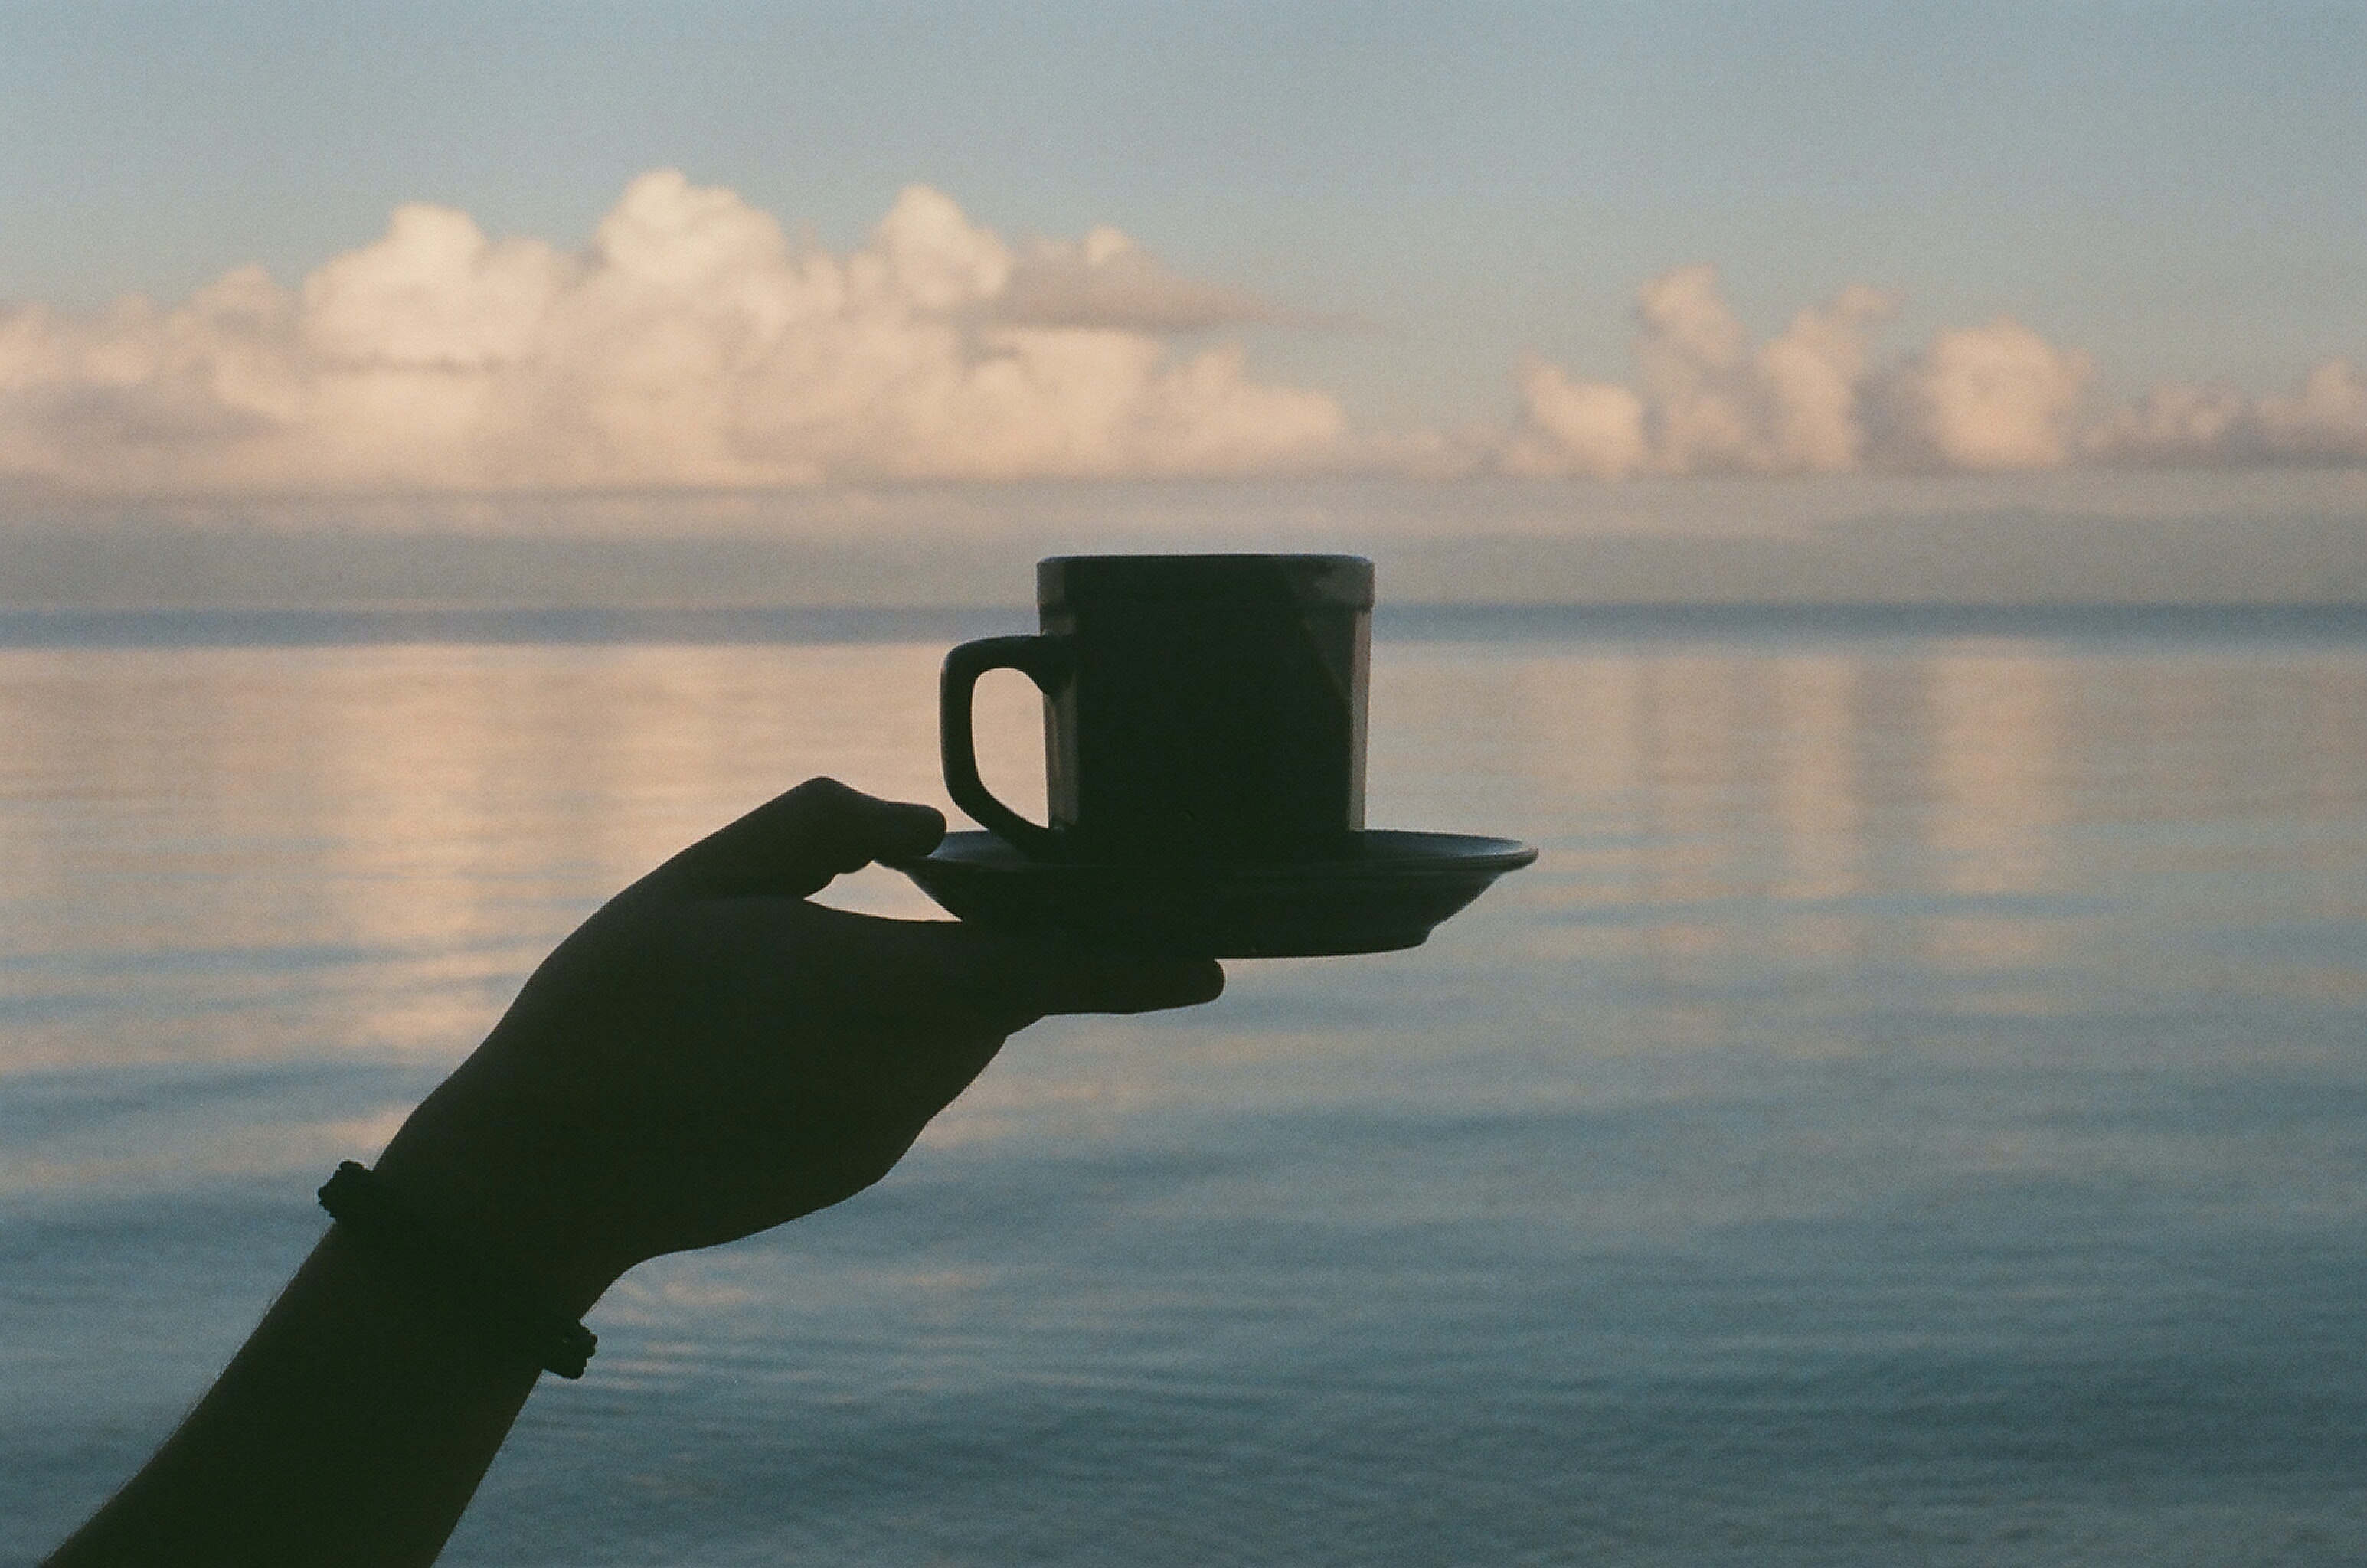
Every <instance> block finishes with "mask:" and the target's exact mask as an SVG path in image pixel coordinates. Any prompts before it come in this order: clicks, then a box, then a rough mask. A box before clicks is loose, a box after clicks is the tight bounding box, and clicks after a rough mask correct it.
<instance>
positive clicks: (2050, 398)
mask: <svg viewBox="0 0 2367 1568" xmlns="http://www.w3.org/2000/svg"><path fill="white" fill-rule="evenodd" d="M2091 368H2092V367H2091V366H2090V361H2089V358H2088V356H2087V355H2084V354H2082V353H2079V352H2078V350H2076V349H2061V348H2056V346H2055V345H2054V344H2050V343H2048V342H2047V341H2046V340H2045V339H2044V338H2043V337H2041V336H2039V335H2038V334H2037V333H2034V332H2032V331H2031V330H2030V329H2029V328H2028V327H2025V326H2023V325H2022V323H2021V322H2019V321H2015V320H2013V319H2012V318H2011V317H2010V316H1999V318H1998V319H1997V320H1996V321H1991V322H1989V323H1988V325H1987V326H1981V327H1950V328H1947V329H1945V330H1943V331H1941V332H1937V333H1932V334H1931V342H1930V343H1928V344H1925V345H1924V346H1923V348H1921V349H1920V351H1918V352H1917V353H1915V354H1913V355H1909V356H1908V359H1907V362H1906V363H1905V364H1904V365H1901V366H1900V367H1897V369H1896V370H1894V371H1892V372H1891V373H1890V374H1889V375H1887V376H1886V377H1885V378H1882V380H1881V382H1880V383H1879V384H1878V385H1877V386H1876V387H1874V389H1873V394H1874V398H1875V400H1877V403H1878V405H1879V411H1880V412H1878V413H1877V414H1876V416H1875V421H1874V423H1875V427H1876V429H1877V430H1879V431H1881V432H1882V433H1883V434H1884V435H1885V436H1886V437H1887V439H1886V441H1885V442H1884V443H1883V445H1884V446H1885V447H1886V451H1885V452H1884V454H1883V455H1884V456H1885V457H1888V458H1890V459H1891V460H1893V461H1896V462H1897V463H1899V464H1900V465H1902V466H1911V467H1920V468H1947V469H1955V470H1960V471H1970V472H1985V471H1996V470H2000V469H2013V468H2058V467H2060V466H2061V465H2062V464H2063V463H2064V462H2065V461H2066V460H2067V458H2068V457H2069V456H2070V454H2071V451H2072V448H2073V446H2074V445H2075V443H2076V441H2077V420H2078V412H2079V394H2080V391H2081V389H2083V388H2085V387H2086V385H2087V382H2088V377H2089V374H2090V369H2091Z"/></svg>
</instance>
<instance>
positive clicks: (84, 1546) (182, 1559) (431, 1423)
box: [50, 1226, 541, 1568]
mask: <svg viewBox="0 0 2367 1568" xmlns="http://www.w3.org/2000/svg"><path fill="white" fill-rule="evenodd" d="M540 1371H541V1368H540V1367H539V1365H538V1363H537V1360H536V1359H535V1356H534V1354H533V1353H532V1351H531V1350H528V1349H524V1348H513V1347H508V1346H504V1345H503V1344H501V1343H500V1341H499V1340H498V1338H497V1337H494V1336H493V1335H490V1334H488V1333H487V1332H486V1331H485V1328H484V1325H482V1324H481V1323H479V1322H476V1321H474V1320H472V1319H471V1318H470V1315H469V1314H468V1313H467V1311H466V1310H465V1309H464V1308H462V1307H460V1306H458V1305H457V1304H454V1303H451V1302H449V1301H447V1300H445V1299H442V1298H440V1297H438V1296H436V1295H435V1294H433V1293H430V1292H428V1291H426V1290H425V1289H424V1288H423V1287H422V1286H421V1285H419V1284H418V1283H417V1282H415V1281H413V1280H409V1279H407V1278H405V1277H404V1276H403V1275H402V1272H401V1270H400V1269H398V1268H397V1267H396V1266H394V1265H392V1264H391V1263H389V1262H388V1261H386V1260H385V1259H384V1258H382V1257H381V1256H380V1255H379V1254H377V1253H375V1252H373V1251H372V1250H371V1248H370V1247H368V1244H367V1243H365V1242H361V1241H357V1239H356V1238H354V1237H353V1236H352V1235H349V1234H348V1233H347V1232H346V1231H345V1229H344V1227H342V1226H337V1227H332V1229H331V1230H330V1232H329V1234H328V1235H326V1236H325V1237H323V1240H322V1242H321V1245H320V1246H319V1247H316V1248H314V1249H313V1252H312V1255H311V1258H308V1259H307V1260H306V1261H305V1263H304V1266H303V1267H302V1268H301V1269H299V1270H298V1272H297V1274H296V1277H295V1279H294V1280H292V1281H291V1282H290V1283H289V1287H288V1289H287V1291H286V1292H284V1293H283V1294H282V1295H281V1296H280V1298H279V1300H278V1301H277V1303H274V1304H273V1306H272V1308H271V1310H270V1312H269V1313H268V1314H266V1316H265V1317H264V1320H263V1322H262V1324H261V1325H259V1326H257V1327H256V1329H255V1333H254V1335H253V1337H250V1338H249V1339H248V1340H247V1342H246V1345H245V1347H244V1348H243V1349H241V1350H240V1352H239V1354H238V1357H237V1359H235V1360H233V1361H232V1363H231V1364H230V1366H229V1368H228V1369H227V1370H226V1371H224V1372H223V1373H222V1375H221V1379H220V1380H219V1381H218V1382H216V1383H215V1385H214V1387H213V1388H212V1390H211V1391H210V1393H207V1395H206V1397H205V1398H204V1400H203V1401H201V1402H200V1403H199V1404H198V1407H197V1408H196V1409H195V1410H193V1411H192V1412H191V1413H190V1414H189V1416H188V1418H187V1420H186V1421H184V1422H183V1423H182V1425H181V1427H180V1428H179V1430H177V1431H176V1432H175V1433H174V1434H173V1436H172V1438H170V1439H169V1440H168V1441H167V1442H166V1443H165V1444H164V1447H163V1448H162V1449H161V1450H158V1451H157V1453H156V1456H155V1457H154V1458H153V1459H152V1460H151V1461H149V1462H148V1464H147V1465H146V1466H145V1467H144V1468H143V1469H142V1471H141V1472H140V1473H139V1474H138V1475H136V1476H135V1477H133V1478H132V1480H131V1482H130V1484H128V1485H127V1486H125V1487H124V1489H123V1490H122V1491H121V1492H120V1493H119V1494H118V1495H116V1497H115V1498H114V1500H113V1501H111V1502H109V1503H108V1505H107V1506H106V1507H105V1508H103V1509H101V1510H100V1511H99V1513H98V1515H97V1516H96V1517H94V1518H93V1519H92V1520H91V1521H90V1523H89V1524H87V1525H85V1527H83V1529H81V1530H80V1531H79V1532H78V1533H77V1534H76V1535H75V1536H74V1539H73V1540H69V1541H68V1542H66V1544H65V1545H64V1546H62V1547H61V1548H60V1549H59V1551H58V1552H57V1554H56V1555H55V1556H53V1557H52V1558H51V1559H50V1568H85V1565H89V1564H101V1563H104V1564H134V1563H137V1564H142V1565H153V1564H164V1563H169V1564H174V1565H176V1568H177V1565H183V1564H186V1565H188V1568H198V1565H201V1564H211V1563H225V1564H227V1563H237V1564H241V1565H244V1568H261V1565H266V1564H277V1563H289V1564H331V1563H334V1564H339V1565H343V1564H355V1565H362V1564H396V1563H424V1562H433V1561H434V1560H435V1557H436V1553H437V1552H438V1551H440V1550H442V1548H443V1545H444V1541H445V1539H446V1538H447V1536H449V1535H450V1534H451V1531H452V1527H453V1526H454V1525H455V1524H456V1523H458V1522H459V1517H460V1514H461V1511H462V1510H463V1509H465V1508H466V1507H467V1506H468V1504H469V1499H470V1496H471V1495H473V1494H474V1493H475V1491H476V1488H477V1483H478V1482H479V1481H480V1480H481V1479H482V1477H483V1475H484V1472H485V1470H486V1467H487V1466H489V1465H490V1464H492V1462H493V1455H494V1453H495V1452H496V1451H497V1450H499V1449H500V1448H501V1445H502V1439H503V1438H504V1437H505V1436H506V1435H507V1434H508V1432H509V1429H510V1425H511V1423H512V1422H514V1421H515V1419H516V1418H517V1413H518V1410H519V1408H520V1407H521V1406H522V1405H524V1404H525V1403H526V1398H527V1393H530V1392H531V1391H532V1390H533V1388H534V1384H535V1379H536V1377H537V1376H538V1374H539V1372H540Z"/></svg>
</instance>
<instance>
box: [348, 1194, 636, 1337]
mask: <svg viewBox="0 0 2367 1568" xmlns="http://www.w3.org/2000/svg"><path fill="white" fill-rule="evenodd" d="M321 1207H323V1209H326V1210H328V1211H329V1217H330V1218H332V1219H334V1220H335V1221H336V1222H337V1224H341V1225H344V1226H345V1227H346V1228H347V1229H348V1230H350V1231H352V1232H353V1233H354V1235H357V1236H358V1237H359V1238H360V1239H361V1240H362V1241H363V1242H365V1243H366V1244H368V1245H369V1246H370V1247H375V1248H376V1249H378V1250H379V1252H381V1253H383V1254H385V1255H386V1256H388V1257H389V1258H392V1259H394V1260H395V1261H396V1262H397V1263H399V1264H401V1265H402V1268H403V1269H404V1271H405V1272H407V1273H408V1274H410V1275H411V1276H412V1277H413V1279H414V1280H419V1281H420V1282H422V1283H425V1284H428V1285H431V1286H433V1287H435V1288H436V1290H437V1291H438V1292H440V1293H441V1294H443V1295H445V1296H447V1297H449V1298H451V1299H452V1300H455V1301H457V1302H459V1303H460V1304H462V1305H463V1306H466V1307H467V1308H469V1309H470V1311H471V1312H473V1313H474V1314H477V1315H478V1316H479V1317H480V1318H481V1319H483V1320H485V1321H487V1322H488V1324H489V1325H491V1326H493V1328H494V1329H496V1330H497V1331H498V1332H499V1334H500V1336H501V1337H502V1338H503V1340H504V1341H505V1342H507V1343H509V1344H513V1345H516V1346H518V1347H520V1348H524V1349H527V1350H531V1351H532V1352H533V1353H534V1356H535V1359H537V1360H538V1361H540V1362H541V1363H542V1366H543V1370H544V1371H551V1372H556V1373H558V1374H559V1375H560V1376H561V1377H563V1378H580V1377H582V1376H583V1368H584V1365H585V1363H587V1362H589V1361H590V1360H591V1359H592V1351H593V1349H594V1348H595V1346H596V1345H597V1344H598V1343H599V1341H598V1340H597V1339H595V1337H593V1334H592V1331H591V1330H590V1329H588V1328H586V1327H584V1326H583V1325H582V1324H580V1323H576V1322H572V1321H571V1320H569V1319H567V1318H564V1317H561V1316H558V1315H556V1314H548V1313H541V1312H538V1311H536V1310H535V1309H534V1308H533V1307H532V1306H530V1305H528V1304H527V1303H526V1301H525V1299H524V1296H523V1293H522V1292H518V1291H517V1290H515V1288H513V1287H510V1286H507V1285H505V1284H502V1283H497V1282H496V1281H495V1280H494V1278H493V1275H492V1274H491V1273H490V1272H489V1271H488V1270H487V1269H485V1268H484V1267H483V1265H481V1263H479V1262H477V1261H476V1260H475V1259H473V1258H470V1256H469V1255H468V1253H467V1252H465V1251H463V1250H462V1249H461V1248H460V1247H456V1246H454V1245H452V1244H451V1243H450V1242H448V1241H447V1240H446V1239H445V1238H444V1237H443V1236H441V1235H437V1234H436V1229H435V1227H434V1226H432V1225H430V1224H427V1223H426V1222H425V1221H424V1220H422V1219H421V1218H420V1217H419V1216H418V1215H417V1214H415V1213H413V1212H412V1210H411V1208H410V1206H409V1205H408V1204H406V1203H404V1202H403V1201H402V1200H401V1199H400V1198H397V1197H396V1196H395V1195H394V1194H393V1193H391V1192H389V1191H388V1190H386V1189H385V1187H384V1186H382V1185H380V1184H379V1179H378V1177H377V1175H376V1174H375V1173H373V1172H372V1171H370V1170H368V1169H367V1168H364V1167H362V1166H359V1165H357V1164H355V1163H354V1162H353V1161H352V1160H346V1161H345V1163H344V1164H342V1165H340V1166H338V1167H337V1170H336V1174H335V1175H334V1176H332V1177H330V1178H329V1179H328V1182H327V1184H326V1185H324V1186H323V1188H322V1189H321Z"/></svg>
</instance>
